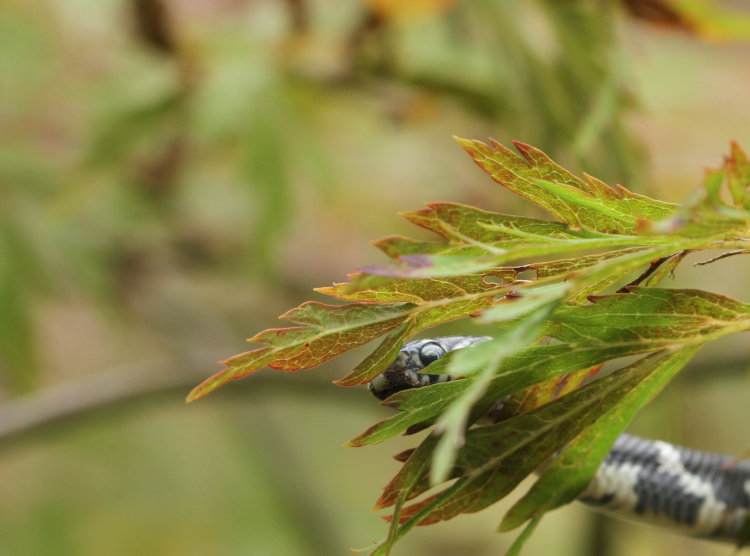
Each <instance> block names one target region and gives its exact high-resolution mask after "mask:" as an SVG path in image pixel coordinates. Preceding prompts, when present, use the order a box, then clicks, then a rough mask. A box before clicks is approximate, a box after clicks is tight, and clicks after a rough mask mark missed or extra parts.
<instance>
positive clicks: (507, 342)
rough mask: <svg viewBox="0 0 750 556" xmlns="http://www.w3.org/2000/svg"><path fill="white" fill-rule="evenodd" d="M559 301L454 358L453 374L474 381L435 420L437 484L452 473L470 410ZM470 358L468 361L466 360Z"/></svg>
mask: <svg viewBox="0 0 750 556" xmlns="http://www.w3.org/2000/svg"><path fill="white" fill-rule="evenodd" d="M559 301H560V300H559V297H557V298H552V299H551V300H550V299H547V300H546V301H545V305H546V306H541V305H538V306H537V310H536V311H535V312H534V313H530V314H529V316H527V317H525V318H524V319H523V320H522V321H519V322H517V323H516V325H515V326H513V327H512V328H509V329H508V330H505V331H503V332H501V333H500V335H499V337H498V338H496V339H495V340H492V341H490V342H485V343H483V344H480V345H477V346H473V348H474V349H471V350H469V349H466V350H463V352H460V353H458V354H457V355H456V357H454V358H453V359H452V360H451V362H450V365H449V368H450V369H451V371H452V373H451V374H459V375H468V378H467V379H465V380H468V381H471V385H470V386H468V387H467V388H466V390H464V392H463V393H462V394H461V396H460V397H458V398H457V399H456V400H455V401H454V402H453V403H451V405H450V406H449V407H447V408H446V409H445V411H443V414H442V415H441V416H440V418H439V419H438V421H437V423H436V424H435V429H434V431H433V433H434V434H440V433H442V436H441V438H440V441H439V442H438V445H437V447H436V449H435V456H434V458H433V466H432V476H431V479H430V483H431V484H432V485H433V486H434V485H437V484H440V483H442V482H443V481H445V480H446V479H447V478H448V476H449V475H450V472H451V469H453V464H454V462H455V460H456V453H457V451H458V449H459V448H461V447H462V446H463V443H464V431H465V429H466V427H467V425H468V422H469V414H470V412H471V410H472V408H473V407H474V406H475V405H476V404H477V403H478V402H479V401H480V400H481V399H482V397H483V395H484V393H485V392H486V391H487V388H488V386H489V384H490V382H491V381H492V378H493V376H494V375H495V370H496V369H497V367H498V366H499V364H500V363H501V362H502V360H503V359H505V358H507V357H508V356H509V355H512V354H514V353H516V352H518V351H520V350H521V349H523V348H524V347H526V346H528V345H529V344H532V343H534V342H536V341H537V340H538V339H539V336H540V334H541V333H542V330H543V326H544V323H545V320H546V318H547V316H548V315H549V314H550V313H551V312H552V311H553V310H554V308H555V307H556V306H557V304H558V303H559ZM467 359H468V360H469V361H468V362H466V360H467ZM467 363H468V364H467ZM462 367H463V368H462ZM472 368H473V369H477V368H479V369H481V371H479V372H477V373H474V374H469V373H468V372H467V370H465V369H472Z"/></svg>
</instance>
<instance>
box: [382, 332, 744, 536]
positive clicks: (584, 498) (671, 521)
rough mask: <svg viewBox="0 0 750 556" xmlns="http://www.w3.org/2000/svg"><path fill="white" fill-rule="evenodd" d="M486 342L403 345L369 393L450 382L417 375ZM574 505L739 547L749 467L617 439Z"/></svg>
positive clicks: (464, 339)
mask: <svg viewBox="0 0 750 556" xmlns="http://www.w3.org/2000/svg"><path fill="white" fill-rule="evenodd" d="M488 339H489V338H488V337H486V336H447V337H441V338H428V339H425V340H417V341H413V342H409V343H407V344H404V346H403V347H402V348H401V351H400V352H399V354H398V356H397V357H396V359H395V361H394V362H393V363H392V364H391V365H390V366H389V367H388V369H386V370H385V371H384V372H383V373H382V374H380V375H378V376H377V377H376V378H375V379H374V380H373V381H372V382H371V383H370V391H371V392H372V393H373V394H374V395H375V396H376V397H378V398H379V399H385V398H387V397H388V396H390V395H391V394H394V393H395V392H398V391H401V390H405V389H408V388H419V387H422V386H429V385H431V384H436V383H440V382H447V381H449V380H452V379H453V378H454V377H452V376H450V375H445V374H427V373H420V372H419V371H420V370H422V369H424V368H425V367H427V365H429V364H430V363H432V362H434V361H437V360H438V359H440V358H442V357H443V356H444V355H445V354H446V353H448V352H449V351H453V350H457V349H462V348H467V347H470V346H472V345H474V344H477V343H479V342H483V341H486V340H488ZM501 403H502V402H501ZM579 500H580V501H581V502H584V503H586V504H588V505H590V506H593V507H596V508H597V509H600V510H603V511H605V512H607V513H610V514H612V515H615V516H617V517H622V518H625V519H634V520H637V521H643V522H646V523H649V524H653V525H659V526H664V527H669V528H673V529H676V530H678V531H680V532H682V533H684V534H688V535H691V536H697V537H703V538H711V539H716V540H726V541H732V542H736V543H743V542H744V541H746V540H747V539H746V538H744V537H745V534H746V531H745V529H744V526H745V520H746V518H747V516H748V510H749V509H750V462H745V461H741V462H739V463H737V462H735V461H734V459H733V458H731V457H730V456H725V455H721V454H714V453H709V452H702V451H698V450H692V449H688V448H682V447H679V446H674V445H672V444H669V443H667V442H662V441H658V440H647V439H644V438H639V437H636V436H631V435H629V434H622V435H620V436H619V437H618V439H617V441H616V442H615V444H614V445H613V447H612V449H611V450H610V452H609V453H608V455H607V456H606V458H605V459H604V461H603V462H602V464H601V466H600V467H599V469H598V471H597V472H596V475H595V476H594V478H593V479H592V480H591V482H590V483H589V485H588V486H587V487H586V489H585V490H584V491H583V492H582V493H581V494H580V495H579Z"/></svg>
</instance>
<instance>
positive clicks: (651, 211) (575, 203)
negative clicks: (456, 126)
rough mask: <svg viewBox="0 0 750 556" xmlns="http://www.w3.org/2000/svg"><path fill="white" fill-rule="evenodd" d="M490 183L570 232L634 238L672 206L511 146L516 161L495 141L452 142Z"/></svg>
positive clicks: (520, 146)
mask: <svg viewBox="0 0 750 556" xmlns="http://www.w3.org/2000/svg"><path fill="white" fill-rule="evenodd" d="M456 140H457V141H458V142H459V143H460V144H461V146H462V147H463V148H464V149H465V150H466V152H468V153H469V154H470V155H471V156H472V158H473V159H474V161H475V162H476V163H477V164H478V165H479V166H480V167H481V168H482V169H483V170H485V171H486V172H487V173H488V174H490V175H491V176H492V178H493V179H494V180H495V181H496V182H497V183H499V184H500V185H502V186H503V187H506V188H508V189H510V190H511V191H513V192H514V193H516V194H518V195H521V196H523V197H526V198H527V199H529V200H530V201H532V202H533V203H535V204H537V205H539V206H540V207H542V208H543V209H544V210H546V211H547V212H549V213H550V214H552V215H553V216H554V217H555V218H557V219H558V220H559V221H560V222H563V223H565V224H567V225H568V226H570V227H571V228H573V229H581V230H591V231H596V232H602V233H612V234H633V233H635V232H636V231H637V226H638V221H639V220H641V219H642V220H661V219H663V218H667V217H668V216H670V215H671V214H673V213H674V212H675V210H676V209H677V205H673V204H671V203H664V202H662V201H657V200H655V199H649V198H648V197H645V196H643V195H637V194H635V193H632V192H631V191H628V190H627V189H625V188H624V187H621V186H618V187H617V188H616V189H614V188H611V187H609V186H607V185H605V184H603V183H602V182H600V181H598V180H587V181H584V180H582V179H580V178H577V177H576V176H574V175H573V174H571V173H570V172H568V171H567V170H565V169H564V168H562V167H561V166H558V165H557V164H555V163H554V162H553V161H552V160H551V159H550V158H549V157H548V156H547V155H545V154H544V153H543V152H541V151H539V150H537V149H535V148H534V147H531V146H530V145H526V144H524V143H520V142H517V141H514V142H513V144H514V145H515V147H516V149H518V151H519V153H520V154H521V156H518V155H516V154H515V153H513V152H512V151H511V150H509V149H508V148H506V147H504V146H503V145H501V144H500V143H498V142H497V141H494V140H490V145H486V144H484V143H482V142H481V141H469V140H467V139H460V138H456Z"/></svg>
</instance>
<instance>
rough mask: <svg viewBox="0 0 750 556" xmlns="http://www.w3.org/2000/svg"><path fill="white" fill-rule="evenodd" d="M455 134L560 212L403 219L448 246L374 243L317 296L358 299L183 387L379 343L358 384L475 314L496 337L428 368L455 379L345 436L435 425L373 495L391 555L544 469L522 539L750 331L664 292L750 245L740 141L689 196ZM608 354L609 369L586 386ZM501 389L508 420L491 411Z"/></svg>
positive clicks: (400, 398) (397, 401)
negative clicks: (711, 252) (669, 396)
mask: <svg viewBox="0 0 750 556" xmlns="http://www.w3.org/2000/svg"><path fill="white" fill-rule="evenodd" d="M458 141H459V143H460V144H461V145H462V146H463V147H464V149H465V150H466V151H467V152H468V153H469V154H470V155H471V156H472V157H473V159H474V160H475V161H476V163H477V164H478V165H479V166H480V167H481V168H482V169H484V170H485V171H486V172H487V173H488V174H489V175H490V176H491V177H492V178H493V179H494V180H495V181H496V182H497V183H498V184H500V185H501V186H503V187H505V188H507V189H509V190H510V191H512V192H513V193H516V194H517V195H520V196H522V197H525V198H526V199H528V200H529V201H531V202H533V203H534V204H536V205H538V206H539V207H541V208H542V209H543V210H544V211H546V212H547V213H548V214H549V215H550V217H551V220H542V219H534V218H525V217H519V216H510V215H505V214H498V213H494V212H488V211H485V210H481V209H478V208H474V207H470V206H466V205H461V204H456V203H432V204H429V205H428V206H427V208H425V209H421V210H417V211H413V212H408V213H405V214H404V216H405V217H406V218H407V219H408V220H410V221H411V222H413V223H415V224H417V225H419V226H421V227H423V228H426V229H428V230H430V231H431V232H433V233H434V234H435V235H436V237H437V239H436V240H434V241H417V240H413V239H410V238H406V237H400V236H398V237H396V236H394V237H388V238H385V239H383V240H380V241H379V242H378V243H377V244H376V245H377V246H378V247H379V248H380V249H381V250H382V251H383V252H384V253H386V254H387V255H388V256H389V257H390V258H391V259H392V262H390V263H389V264H386V265H379V266H372V267H367V268H365V269H362V271H360V272H358V273H355V274H353V275H351V276H350V281H349V282H347V283H342V284H335V285H333V286H331V287H325V288H319V289H318V291H319V292H322V293H324V294H327V295H331V296H333V297H336V298H338V299H342V300H346V301H348V302H350V303H347V304H345V305H335V306H332V305H325V304H321V303H316V302H308V303H305V304H303V305H301V306H299V307H298V308H296V309H293V310H292V311H289V312H288V313H286V314H284V315H282V317H281V318H282V319H284V320H288V321H290V322H292V323H294V324H296V325H298V326H294V327H288V328H280V329H271V330H266V331H264V332H261V333H260V334H258V335H256V336H254V337H253V338H251V339H250V341H252V342H257V343H260V344H263V346H262V347H260V348H258V349H255V350H253V351H250V352H247V353H243V354H240V355H237V356H235V357H232V358H230V359H229V360H227V361H226V362H225V364H226V368H225V369H224V370H222V371H221V372H219V373H217V374H216V375H214V376H213V377H211V378H209V379H208V380H206V381H205V382H204V383H203V384H201V385H199V386H197V387H196V388H195V389H194V390H193V392H191V394H190V396H189V398H188V399H189V400H194V399H197V398H200V397H202V396H204V395H206V394H208V393H209V392H211V391H213V390H215V389H216V388H218V387H219V386H221V385H223V384H225V383H226V382H228V381H229V380H232V379H237V378H241V377H244V376H247V375H249V374H251V373H253V372H254V371H256V370H258V369H260V368H262V367H264V366H270V367H272V368H276V369H281V370H286V371H297V370H300V369H308V368H310V367H313V366H315V365H318V364H320V363H322V362H323V361H326V360H328V359H330V358H331V357H334V356H336V355H338V354H340V353H342V352H344V351H346V350H349V349H351V348H354V347H357V346H360V345H363V344H365V343H368V342H370V341H372V340H373V339H375V338H377V337H380V336H383V340H382V341H381V343H380V344H379V345H378V346H377V347H376V348H375V350H374V351H373V352H372V353H371V354H370V355H369V356H368V357H366V358H365V359H364V361H362V362H361V363H360V364H359V365H357V366H356V368H355V369H354V370H353V371H352V372H351V373H350V374H348V375H347V376H345V377H343V378H341V379H340V380H338V381H337V383H338V384H339V385H343V386H354V385H357V384H363V383H366V382H369V381H370V380H372V379H373V378H375V377H376V376H377V375H378V374H380V373H381V372H383V371H384V370H385V368H386V367H387V366H388V365H389V364H390V363H391V362H392V361H393V359H394V358H395V356H396V354H397V352H398V350H399V349H400V347H401V345H402V344H403V343H404V342H405V341H406V340H407V339H408V338H409V337H411V336H413V335H414V334H416V333H417V332H419V331H421V330H423V329H425V328H429V327H432V326H435V325H438V324H441V323H444V322H447V321H451V320H454V319H458V318H463V317H468V316H472V317H475V318H476V319H477V320H479V321H481V322H482V323H485V324H491V325H495V326H496V328H497V331H496V332H495V333H494V334H493V335H492V336H493V337H492V339H491V340H490V341H487V342H484V343H481V344H478V345H476V346H474V347H472V348H469V349H465V350H460V351H458V352H453V353H451V354H449V355H448V356H446V357H445V358H443V359H442V360H440V361H438V362H436V363H433V364H432V365H431V366H430V367H429V372H431V373H438V372H440V373H449V374H452V375H455V376H460V377H463V379H462V380H457V381H453V382H448V383H442V384H436V385H433V386H430V387H426V388H421V389H417V390H407V391H402V392H399V393H397V394H395V395H393V396H391V397H390V398H388V399H387V400H386V401H385V402H383V403H384V404H385V405H388V406H391V407H393V408H395V409H398V410H399V412H398V413H395V414H394V415H393V416H392V417H390V418H388V419H386V420H384V421H382V422H380V423H377V424H375V425H374V426H372V427H371V428H370V429H368V430H367V431H365V432H364V433H362V434H361V435H359V436H357V437H356V438H354V439H353V440H351V441H350V443H349V445H351V446H364V445H369V444H376V443H380V442H383V441H385V440H387V439H389V438H391V437H393V436H395V435H398V434H402V433H408V432H409V431H412V430H415V429H419V428H424V427H425V426H429V425H433V424H434V429H433V434H431V435H428V436H427V437H426V438H425V439H424V440H423V441H422V443H421V444H420V445H419V446H418V447H417V448H416V449H415V450H413V451H410V452H408V453H405V454H401V455H400V456H399V459H400V460H401V461H403V462H404V464H403V467H402V468H401V470H400V471H399V473H398V474H397V475H396V476H395V477H394V478H393V480H392V481H391V482H390V483H389V484H388V485H387V486H386V488H385V490H384V492H383V494H382V495H381V497H380V499H379V500H378V502H377V505H376V507H377V508H387V507H391V506H392V507H393V515H392V516H391V528H390V532H389V535H388V537H387V539H386V540H385V541H383V543H381V544H380V545H379V546H378V547H377V548H376V549H374V551H373V554H386V553H388V551H389V550H390V547H391V546H392V545H393V543H394V542H395V541H396V540H398V539H399V538H400V537H402V536H403V535H404V534H405V533H406V532H408V531H409V530H410V529H411V528H412V527H414V526H415V525H426V524H430V523H434V522H437V521H441V520H445V519H450V518H452V517H454V516H456V515H458V514H460V513H467V512H475V511H479V510H481V509H484V508H486V507H487V506H489V505H491V504H493V503H494V502H496V501H497V500H499V499H501V498H503V497H504V496H505V495H506V494H508V493H509V492H510V491H511V490H513V489H514V488H515V487H516V486H517V485H518V484H519V483H520V481H521V480H523V479H524V478H525V477H526V476H527V475H529V474H531V473H533V472H535V471H537V472H540V476H539V479H538V480H537V482H536V483H535V484H534V486H533V487H532V488H531V489H530V490H529V492H527V493H526V495H525V496H524V497H523V498H521V500H519V501H518V502H517V503H516V504H515V505H514V506H513V507H512V508H511V509H510V510H509V511H508V513H507V514H506V515H505V517H504V519H503V521H502V523H501V524H500V529H501V530H508V529H512V528H515V527H518V526H520V525H522V524H524V523H527V522H528V523H529V531H528V532H527V533H524V534H523V535H521V536H520V537H519V541H518V543H517V544H516V545H515V546H514V547H513V549H512V551H517V550H519V549H520V545H521V543H522V542H523V540H525V539H526V538H527V537H528V534H529V533H530V531H531V529H533V526H534V525H536V523H537V522H538V521H539V518H540V517H541V516H542V515H543V514H544V512H546V511H549V510H551V509H553V508H555V507H558V506H560V505H562V504H565V503H567V502H570V501H571V500H573V499H574V498H575V497H576V495H577V494H578V493H579V492H580V491H581V490H582V489H583V488H584V487H585V486H586V484H587V483H588V481H589V480H590V479H591V476H592V475H593V474H594V472H595V471H596V469H597V467H598V465H599V463H600V462H601V460H602V459H603V458H604V456H605V455H606V453H607V451H608V450H609V448H610V446H611V445H612V443H613V442H614V440H615V438H616V437H617V436H618V435H619V434H620V433H621V432H622V431H623V430H624V428H625V426H626V425H627V424H628V422H629V421H630V419H631V418H632V417H633V416H634V414H635V413H636V412H637V411H638V409H639V408H640V407H641V406H642V405H643V404H644V403H646V402H647V401H648V400H649V399H651V398H652V397H653V396H654V395H655V394H656V393H658V392H659V391H660V390H661V389H662V388H663V387H664V385H665V384H666V383H667V382H668V381H669V380H670V379H671V378H672V377H673V376H674V375H675V373H676V372H678V371H679V370H680V369H681V368H682V367H683V366H684V365H685V364H686V363H687V362H688V361H689V360H690V358H691V357H692V355H693V354H694V353H695V352H696V351H697V350H698V349H700V347H701V346H703V345H704V344H705V343H707V342H709V341H711V340H713V339H716V338H719V337H721V336H723V335H726V334H729V333H732V332H738V331H744V330H749V329H750V305H747V304H745V303H742V302H740V301H736V300H733V299H730V298H728V297H725V296H722V295H719V294H716V293H710V292H706V291H701V290H692V289H679V290H678V289H663V288H659V287H658V285H659V283H660V282H661V281H662V280H663V279H664V278H665V277H667V276H669V275H670V273H672V272H673V271H674V270H675V268H676V267H677V266H678V264H679V263H680V262H681V261H682V260H683V259H684V257H685V255H686V254H688V253H689V252H692V251H699V250H704V249H734V251H731V252H729V253H727V254H735V253H745V252H748V249H746V246H747V245H748V243H749V242H750V239H748V238H750V163H748V160H747V157H746V155H745V154H744V152H743V151H742V150H741V149H740V148H739V147H738V146H737V145H735V144H732V149H731V154H730V156H729V157H727V158H726V159H725V161H724V164H723V165H722V166H721V167H720V168H717V169H715V170H711V171H709V172H708V173H707V177H706V179H705V182H704V183H703V185H702V186H701V187H699V188H698V189H697V190H696V192H695V193H694V195H693V196H692V197H691V198H690V199H689V200H688V202H686V203H685V204H684V205H682V206H680V205H675V204H671V203H665V202H662V201H658V200H654V199H650V198H648V197H645V196H642V195H638V194H636V193H633V192H631V191H629V190H627V189H626V188H624V187H621V186H617V187H610V186H609V185H607V184H605V183H603V182H601V181H600V180H598V179H596V178H594V177H592V176H589V175H586V174H584V175H583V177H577V176H574V175H573V174H571V173H570V172H568V171H567V170H565V169H564V168H562V167H561V166H559V165H557V164H556V163H555V162H553V161H552V160H551V159H550V158H549V157H547V156H546V155H545V154H544V153H543V152H541V151H539V150H538V149H535V148H533V147H531V146H529V145H525V144H523V143H515V146H516V149H517V151H518V154H517V153H516V152H513V151H512V150H510V149H508V148H507V147H505V146H503V145H501V144H499V143H497V142H494V141H492V142H491V143H490V144H485V143H482V142H479V141H469V140H464V139H458ZM725 198H726V199H728V200H726V201H725V200H724V199H725ZM529 271H530V272H529ZM521 273H524V274H523V275H524V276H527V275H528V274H531V279H528V278H527V277H526V278H524V279H521V277H520V276H521ZM624 357H628V358H629V359H628V361H629V362H628V363H627V364H623V363H621V360H622V358H624ZM608 362H611V363H610V366H611V367H613V368H614V370H612V371H611V372H608V373H604V376H601V377H597V378H596V380H590V381H585V382H584V379H585V378H586V377H589V376H591V375H594V374H596V373H597V372H598V371H599V370H600V369H601V368H602V365H604V364H605V363H608ZM508 397H510V398H509V401H508V402H506V403H505V405H504V407H503V409H502V411H501V412H500V414H497V411H494V410H493V408H496V407H497V402H498V401H499V400H503V399H506V398H508ZM488 411H489V414H492V418H491V419H488V418H487V417H488ZM554 454H558V455H557V457H555V458H554V459H553V460H552V461H551V463H549V461H550V458H551V457H552V456H553V455H554ZM545 464H546V466H545ZM540 470H541V471H540ZM430 490H432V492H431V493H430V494H429V495H427V496H426V497H422V498H419V499H418V497H420V495H422V494H425V493H427V491H430Z"/></svg>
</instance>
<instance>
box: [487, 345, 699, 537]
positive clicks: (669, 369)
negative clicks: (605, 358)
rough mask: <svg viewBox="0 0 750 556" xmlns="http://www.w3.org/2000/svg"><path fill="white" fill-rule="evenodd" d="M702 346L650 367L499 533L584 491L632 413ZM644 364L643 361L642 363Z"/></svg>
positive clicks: (581, 437) (517, 507)
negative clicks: (638, 383) (643, 377)
mask: <svg viewBox="0 0 750 556" xmlns="http://www.w3.org/2000/svg"><path fill="white" fill-rule="evenodd" d="M701 345H702V344H696V345H692V346H688V347H686V348H681V349H679V350H675V351H673V352H672V353H671V354H669V353H667V356H666V357H664V358H661V359H660V360H653V359H652V360H651V362H652V363H653V364H654V366H653V369H652V371H651V373H650V374H649V376H648V377H647V378H646V379H644V380H643V382H642V384H641V385H640V387H639V388H637V389H634V390H631V391H630V392H628V393H627V394H625V395H624V396H623V397H622V399H621V400H620V402H619V403H618V405H617V406H615V407H614V408H613V409H612V410H611V411H609V412H608V413H606V414H604V415H603V416H602V417H601V418H600V419H599V420H598V421H597V423H596V424H594V425H593V426H591V427H589V428H588V429H585V430H584V431H583V432H582V433H581V434H580V435H579V436H578V437H577V438H576V439H575V440H573V441H572V442H571V443H570V444H569V445H568V446H566V447H565V449H564V450H563V452H562V454H561V455H560V456H558V457H557V458H555V460H554V461H553V462H552V464H550V466H549V467H547V469H545V470H544V472H543V473H542V475H541V477H540V478H539V479H538V480H537V482H536V483H534V485H533V486H532V487H531V489H530V490H529V492H528V493H526V495H525V496H524V497H523V498H521V500H519V501H518V502H516V503H515V504H514V505H513V507H511V509H510V510H508V512H507V513H506V515H505V517H504V518H503V521H502V523H501V524H500V527H499V530H500V531H508V530H510V529H514V528H516V527H518V526H519V525H521V524H522V523H523V522H525V521H527V520H529V519H536V518H537V517H541V515H542V514H543V513H544V512H547V511H549V510H552V509H554V508H556V507H558V506H560V505H562V504H567V503H568V502H571V501H573V500H574V499H575V498H576V496H578V494H579V493H580V492H581V491H582V490H583V489H584V488H585V487H586V485H587V484H588V483H589V481H590V480H591V478H592V477H593V476H594V473H596V470H597V469H598V468H599V465H600V464H601V462H602V461H603V460H604V457H605V456H606V455H607V452H609V449H610V448H611V447H612V444H614V442H615V439H616V438H617V437H618V436H619V435H620V434H621V433H622V432H623V430H625V427H626V426H627V425H628V423H629V422H630V421H631V420H632V419H633V417H634V416H635V414H636V412H637V411H638V410H639V409H640V408H641V406H643V405H644V404H645V403H646V402H648V401H649V400H650V399H652V398H653V397H654V396H655V395H656V394H657V393H658V392H660V391H661V389H662V388H664V386H665V385H666V384H667V382H669V380H671V379H672V378H673V377H674V375H675V374H676V373H677V372H678V371H679V370H680V369H682V368H683V367H684V366H685V364H686V363H687V362H688V361H689V360H690V359H691V358H692V356H693V355H694V354H695V352H696V351H697V350H698V349H700V347H701ZM643 361H644V364H645V363H646V360H643Z"/></svg>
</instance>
